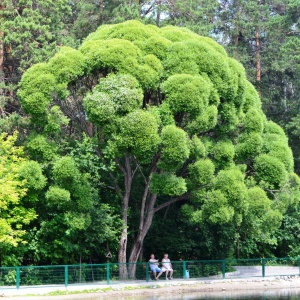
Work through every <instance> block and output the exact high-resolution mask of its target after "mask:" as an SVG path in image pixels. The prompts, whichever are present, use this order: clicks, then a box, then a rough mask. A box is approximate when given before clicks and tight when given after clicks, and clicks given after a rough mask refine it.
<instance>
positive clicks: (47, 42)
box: [0, 0, 72, 123]
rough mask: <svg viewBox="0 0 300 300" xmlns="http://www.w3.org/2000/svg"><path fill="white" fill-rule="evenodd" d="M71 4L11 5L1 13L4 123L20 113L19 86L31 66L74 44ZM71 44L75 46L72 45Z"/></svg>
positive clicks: (0, 81)
mask: <svg viewBox="0 0 300 300" xmlns="http://www.w3.org/2000/svg"><path fill="white" fill-rule="evenodd" d="M70 13H71V10H70V6H69V5H68V1H65V0H61V1H51V0H45V1H32V0H26V1H9V0H4V1H2V2H1V9H0V27H1V33H0V45H1V46H0V85H1V87H0V91H1V95H0V96H1V101H0V106H1V119H3V118H9V117H12V123H13V122H14V115H11V114H12V113H13V112H18V113H20V111H19V110H20V104H19V102H18V99H17V97H16V86H17V84H18V82H19V80H20V78H21V75H22V74H23V73H24V71H25V70H26V69H27V68H28V67H30V66H31V65H33V64H35V63H37V62H42V61H44V60H45V59H47V58H49V57H51V56H52V55H53V54H54V53H55V51H57V48H58V46H59V45H62V44H63V43H68V42H71V39H70V38H69V37H68V32H67V31H66V26H65V25H64V22H66V20H67V17H68V15H70ZM71 43H72V42H71Z"/></svg>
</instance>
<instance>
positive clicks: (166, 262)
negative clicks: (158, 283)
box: [161, 253, 174, 280]
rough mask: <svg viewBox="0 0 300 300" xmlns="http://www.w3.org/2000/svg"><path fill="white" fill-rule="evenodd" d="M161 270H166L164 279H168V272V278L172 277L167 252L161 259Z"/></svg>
mask: <svg viewBox="0 0 300 300" xmlns="http://www.w3.org/2000/svg"><path fill="white" fill-rule="evenodd" d="M161 262H162V271H163V272H164V271H165V272H166V280H168V274H169V272H170V279H173V272H174V270H173V268H172V264H171V261H170V259H169V257H168V254H167V253H166V254H164V258H163V259H162V261H161Z"/></svg>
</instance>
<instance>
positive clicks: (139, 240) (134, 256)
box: [128, 194, 157, 279]
mask: <svg viewBox="0 0 300 300" xmlns="http://www.w3.org/2000/svg"><path fill="white" fill-rule="evenodd" d="M156 199H157V194H152V195H151V197H150V201H149V205H148V208H147V214H146V217H145V218H143V220H142V219H141V220H140V226H139V232H138V235H137V237H136V239H135V241H134V243H133V246H132V248H131V252H130V256H129V263H130V264H129V268H128V273H129V277H130V278H132V279H134V278H135V271H136V262H137V261H138V258H139V255H140V253H141V249H142V247H143V243H144V239H145V237H146V235H147V233H148V231H149V228H150V226H151V224H152V220H153V216H154V205H155V203H156Z"/></svg>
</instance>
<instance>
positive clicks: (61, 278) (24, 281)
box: [0, 258, 300, 289]
mask: <svg viewBox="0 0 300 300" xmlns="http://www.w3.org/2000/svg"><path fill="white" fill-rule="evenodd" d="M172 265H173V269H174V274H173V279H177V280H178V279H181V280H187V279H203V280H205V279H217V278H219V279H227V278H243V277H247V278H248V277H268V276H299V275H300V258H259V259H236V260H233V259H231V260H229V259H227V260H225V259H224V260H197V261H174V262H172ZM164 278H165V274H164V273H163V274H162V275H161V279H162V280H163V279H164ZM153 279H154V278H153V274H152V272H150V268H149V264H148V262H138V263H135V264H130V263H127V264H118V263H106V264H81V265H57V266H18V267H0V289H2V288H11V287H16V288H17V289H19V288H20V287H30V286H41V285H64V286H66V287H67V286H68V285H69V284H72V285H75V284H87V283H88V284H96V285H99V284H105V285H106V284H112V283H121V282H128V281H147V282H148V281H151V280H153Z"/></svg>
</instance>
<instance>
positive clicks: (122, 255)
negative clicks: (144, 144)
mask: <svg viewBox="0 0 300 300" xmlns="http://www.w3.org/2000/svg"><path fill="white" fill-rule="evenodd" d="M122 171H123V173H124V185H125V194H124V196H123V199H122V200H123V203H122V222H123V230H122V234H121V238H120V246H119V254H118V262H119V276H120V279H126V278H128V272H127V266H126V251H127V226H128V220H127V212H128V205H129V197H130V191H131V185H132V174H131V165H130V158H129V155H126V156H125V169H123V168H122Z"/></svg>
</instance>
